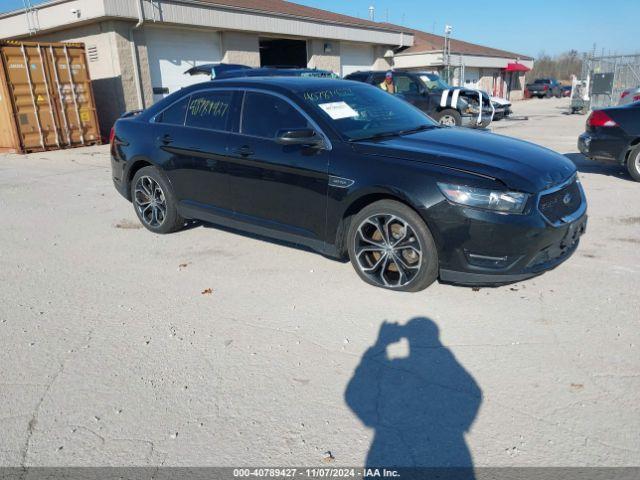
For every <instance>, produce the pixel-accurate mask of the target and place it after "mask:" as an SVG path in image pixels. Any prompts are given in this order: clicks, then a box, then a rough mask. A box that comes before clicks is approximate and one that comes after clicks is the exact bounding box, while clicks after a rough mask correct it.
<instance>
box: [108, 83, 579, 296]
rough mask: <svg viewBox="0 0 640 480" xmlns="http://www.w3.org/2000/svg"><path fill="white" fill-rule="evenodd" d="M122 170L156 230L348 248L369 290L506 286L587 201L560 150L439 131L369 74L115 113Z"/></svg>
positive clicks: (566, 244)
mask: <svg viewBox="0 0 640 480" xmlns="http://www.w3.org/2000/svg"><path fill="white" fill-rule="evenodd" d="M111 153H112V169H113V181H114V183H115V185H116V187H117V189H118V190H119V191H120V193H121V194H122V195H123V196H124V197H126V198H127V199H129V200H131V201H133V205H134V208H135V212H136V214H137V215H138V217H139V219H140V221H141V222H142V224H143V225H144V226H145V227H146V228H147V229H149V230H151V231H152V232H155V233H168V232H173V231H176V230H179V229H181V228H182V227H183V226H184V225H185V222H186V220H187V219H198V220H203V221H207V222H213V223H216V224H219V225H223V226H226V227H231V228H234V229H236V230H240V231H245V232H251V233H254V234H255V233H257V234H260V235H263V236H269V237H273V238H277V239H281V240H286V241H289V242H292V243H296V244H301V245H305V246H308V247H310V248H312V249H315V250H317V251H318V252H321V253H323V254H325V255H328V256H332V257H337V258H344V257H346V256H348V257H349V258H350V259H351V262H352V264H353V266H354V268H355V270H356V271H357V273H358V275H360V277H361V278H362V279H363V280H364V281H366V282H368V283H370V284H373V285H376V286H379V287H385V288H389V289H395V290H405V291H417V290H421V289H423V288H425V287H427V286H428V285H429V284H431V283H432V282H433V281H435V280H436V279H437V278H440V280H442V281H445V282H452V283H461V284H468V285H497V284H504V283H509V282H513V281H518V280H522V279H525V278H529V277H532V276H534V275H537V274H539V273H541V272H543V271H545V270H548V269H550V268H553V267H555V266H556V265H558V264H560V263H561V262H562V261H564V260H566V259H567V258H568V257H569V256H570V255H571V254H572V253H573V252H574V251H575V249H576V247H577V245H578V239H579V237H580V235H581V234H582V232H583V231H584V228H585V222H586V201H585V197H584V193H583V191H582V188H581V186H580V184H579V182H578V180H577V178H576V170H575V167H574V165H573V164H572V163H571V162H570V161H568V160H567V159H566V158H565V157H564V156H562V155H559V154H557V153H554V152H551V151H549V150H546V149H544V148H541V147H537V146H535V145H532V144H530V143H526V142H522V141H519V140H514V139H510V138H506V137H501V136H498V135H494V134H491V133H488V132H478V131H471V130H468V129H461V128H455V127H453V128H452V127H443V126H441V125H438V124H437V123H436V122H434V121H433V120H431V119H430V118H429V117H428V116H427V115H425V114H424V113H422V112H421V111H420V110H418V109H416V108H415V107H413V106H411V105H409V104H408V103H406V102H404V101H402V100H399V99H397V98H395V97H393V96H391V95H388V94H386V93H385V92H383V91H381V90H380V89H378V88H375V87H372V86H370V85H366V84H363V83H359V82H350V81H344V80H327V79H317V78H286V77H282V78H277V77H270V78H242V79H233V80H231V79H230V80H220V81H216V82H206V83H202V84H198V85H193V86H190V87H187V88H184V89H182V90H180V91H179V92H176V93H174V94H172V95H169V96H168V97H167V98H165V99H163V100H162V101H160V102H159V103H157V104H155V105H154V106H153V107H151V108H149V109H148V110H145V111H143V112H142V113H140V114H138V115H135V116H129V117H127V118H122V119H120V120H118V121H117V122H116V125H115V127H114V131H113V132H112V135H111Z"/></svg>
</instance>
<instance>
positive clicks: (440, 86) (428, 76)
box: [420, 73, 451, 90]
mask: <svg viewBox="0 0 640 480" xmlns="http://www.w3.org/2000/svg"><path fill="white" fill-rule="evenodd" d="M420 80H422V82H423V83H424V85H425V87H427V90H446V89H448V88H451V87H450V86H449V84H448V83H447V82H445V81H444V80H442V79H441V78H440V77H439V76H438V75H436V74H434V73H421V74H420Z"/></svg>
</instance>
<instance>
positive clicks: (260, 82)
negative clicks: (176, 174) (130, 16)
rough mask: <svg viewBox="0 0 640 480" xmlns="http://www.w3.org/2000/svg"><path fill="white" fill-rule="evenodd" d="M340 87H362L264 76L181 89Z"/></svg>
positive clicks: (331, 80)
mask: <svg viewBox="0 0 640 480" xmlns="http://www.w3.org/2000/svg"><path fill="white" fill-rule="evenodd" d="M340 85H342V86H352V85H362V84H361V83H359V82H354V81H351V80H343V79H339V78H319V77H284V76H283V77H280V76H265V77H233V78H221V79H218V80H215V81H214V82H211V81H207V82H202V83H196V84H194V85H190V86H188V87H185V88H183V89H182V90H180V91H182V92H184V93H187V91H195V90H200V89H202V88H203V87H206V88H214V87H222V86H227V87H238V88H242V87H254V88H265V87H267V88H268V87H276V88H275V90H278V89H282V90H288V91H291V92H301V91H305V90H308V89H319V88H336V87H339V86H340Z"/></svg>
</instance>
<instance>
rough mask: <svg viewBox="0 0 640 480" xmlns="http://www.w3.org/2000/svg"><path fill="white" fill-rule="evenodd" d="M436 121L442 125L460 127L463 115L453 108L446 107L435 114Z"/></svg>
mask: <svg viewBox="0 0 640 480" xmlns="http://www.w3.org/2000/svg"><path fill="white" fill-rule="evenodd" d="M435 119H436V121H437V122H438V123H439V124H440V125H446V126H448V127H459V126H460V125H462V115H460V112H458V111H457V110H454V109H453V108H445V109H444V110H442V111H440V112H438V113H437V114H436V115H435Z"/></svg>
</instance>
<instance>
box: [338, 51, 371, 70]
mask: <svg viewBox="0 0 640 480" xmlns="http://www.w3.org/2000/svg"><path fill="white" fill-rule="evenodd" d="M372 66H373V47H372V46H371V45H359V44H357V43H342V44H340V67H341V68H340V74H341V75H342V76H343V77H344V76H345V75H349V74H350V73H353V72H357V71H358V70H371V67H372Z"/></svg>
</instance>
